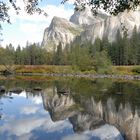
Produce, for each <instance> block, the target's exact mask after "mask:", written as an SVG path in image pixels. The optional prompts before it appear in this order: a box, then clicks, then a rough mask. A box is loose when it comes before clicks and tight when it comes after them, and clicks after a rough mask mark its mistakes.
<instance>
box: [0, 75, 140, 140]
mask: <svg viewBox="0 0 140 140" xmlns="http://www.w3.org/2000/svg"><path fill="white" fill-rule="evenodd" d="M0 86H2V87H3V88H4V90H3V91H1V92H0V140H71V139H72V140H100V139H101V140H123V139H128V140H140V81H131V80H129V81H123V80H114V79H92V80H90V79H84V78H66V77H64V78H54V79H53V78H49V77H48V78H46V80H44V79H43V80H42V79H39V80H34V79H32V78H24V80H23V79H17V78H4V79H1V80H0Z"/></svg>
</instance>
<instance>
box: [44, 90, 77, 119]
mask: <svg viewBox="0 0 140 140" xmlns="http://www.w3.org/2000/svg"><path fill="white" fill-rule="evenodd" d="M46 91H47V92H44V94H42V98H43V104H44V108H45V109H46V110H47V111H49V113H50V115H51V118H52V120H53V121H58V120H64V119H66V118H69V117H71V116H73V115H74V114H76V113H77V111H76V110H75V108H74V105H75V103H74V101H73V99H72V98H71V97H70V96H68V95H61V94H57V91H56V89H53V90H51V89H49V90H48V89H47V90H46Z"/></svg>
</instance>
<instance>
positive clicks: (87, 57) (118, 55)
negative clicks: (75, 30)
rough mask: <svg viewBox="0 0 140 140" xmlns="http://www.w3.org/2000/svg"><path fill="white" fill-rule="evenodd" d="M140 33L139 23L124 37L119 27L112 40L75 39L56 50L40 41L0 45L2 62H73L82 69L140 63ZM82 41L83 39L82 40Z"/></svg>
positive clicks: (125, 33)
mask: <svg viewBox="0 0 140 140" xmlns="http://www.w3.org/2000/svg"><path fill="white" fill-rule="evenodd" d="M139 38H140V33H138V32H137V28H136V26H135V27H134V29H133V32H132V36H131V37H130V38H129V37H128V34H127V31H124V33H123V37H122V35H121V33H120V31H119V30H118V31H117V35H116V41H114V42H109V40H108V39H107V37H104V38H103V39H102V40H101V39H99V38H96V40H95V42H94V44H92V43H90V42H83V43H81V42H80V41H75V42H74V43H72V44H70V45H67V46H66V47H65V48H64V49H62V45H61V43H59V45H58V46H57V47H56V50H55V51H52V52H48V51H47V49H46V48H44V47H41V46H40V45H39V44H35V43H34V44H29V43H27V45H26V47H23V48H22V47H20V45H18V47H17V48H16V49H15V48H14V47H13V46H12V44H9V45H7V46H6V48H2V47H0V58H1V59H0V64H3V65H4V64H15V65H72V66H77V67H79V69H80V70H83V71H84V70H92V69H94V70H96V71H99V70H103V71H106V70H108V67H109V66H110V65H111V64H113V65H140V39H139ZM79 42H80V43H79Z"/></svg>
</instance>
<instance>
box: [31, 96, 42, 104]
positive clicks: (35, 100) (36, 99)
mask: <svg viewBox="0 0 140 140" xmlns="http://www.w3.org/2000/svg"><path fill="white" fill-rule="evenodd" d="M32 101H33V103H34V104H37V105H38V104H42V97H41V96H35V97H33V99H32Z"/></svg>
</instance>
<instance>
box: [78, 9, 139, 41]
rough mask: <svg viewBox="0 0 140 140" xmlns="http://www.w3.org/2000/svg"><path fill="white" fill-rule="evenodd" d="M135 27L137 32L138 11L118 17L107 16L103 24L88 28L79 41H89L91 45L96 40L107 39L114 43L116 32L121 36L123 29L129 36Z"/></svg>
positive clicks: (124, 13) (99, 23)
mask: <svg viewBox="0 0 140 140" xmlns="http://www.w3.org/2000/svg"><path fill="white" fill-rule="evenodd" d="M135 26H136V27H137V30H138V31H139V28H140V11H129V12H127V11H125V12H123V13H121V14H119V15H118V16H109V17H107V19H106V20H104V21H103V22H98V23H95V24H94V25H90V26H88V27H87V28H86V29H85V31H84V32H83V33H82V34H81V40H82V41H86V40H89V41H91V42H92V43H93V42H94V41H95V39H96V38H100V39H102V38H103V37H107V38H108V39H109V41H114V40H115V39H116V35H117V31H118V30H119V31H120V33H121V34H122V35H123V32H124V28H125V29H126V30H128V36H131V35H132V31H133V28H134V27H135Z"/></svg>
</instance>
